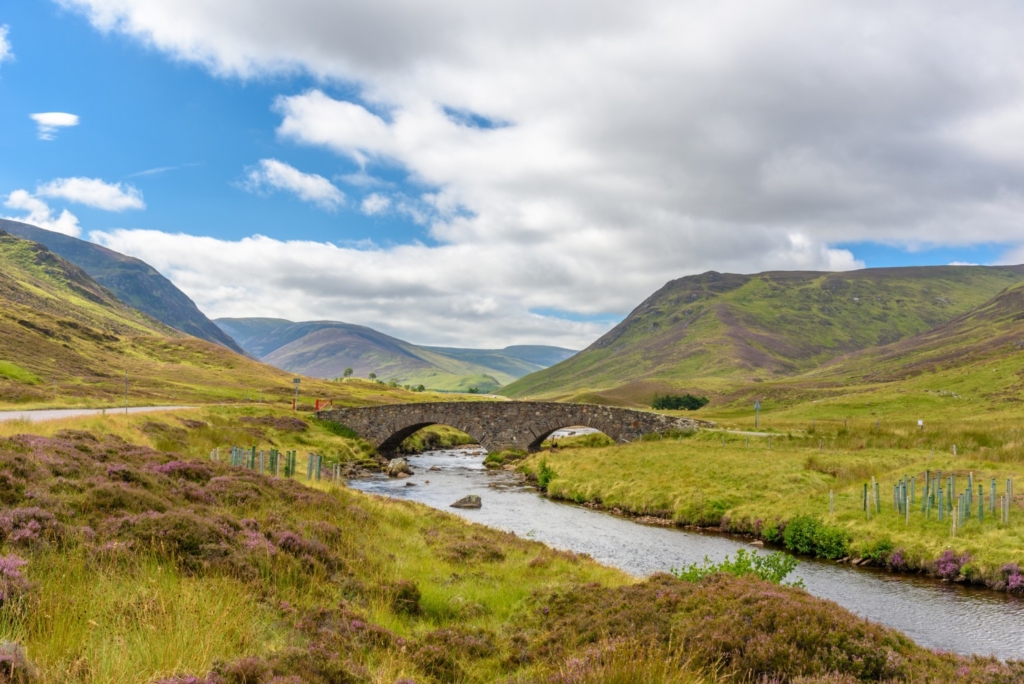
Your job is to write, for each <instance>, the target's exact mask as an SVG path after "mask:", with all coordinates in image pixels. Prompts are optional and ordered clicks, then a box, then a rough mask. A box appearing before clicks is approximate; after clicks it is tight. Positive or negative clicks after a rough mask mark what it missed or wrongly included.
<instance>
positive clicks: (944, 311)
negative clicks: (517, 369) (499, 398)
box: [502, 266, 1024, 403]
mask: <svg viewBox="0 0 1024 684" xmlns="http://www.w3.org/2000/svg"><path fill="white" fill-rule="evenodd" d="M1022 278H1024V269H1022V268H1021V267H1016V266H1012V267H985V266H935V267H912V268H886V269H865V270H860V271H851V272H843V273H820V272H769V273H761V274H757V275H750V276H747V275H733V274H720V273H715V272H709V273H705V274H702V275H698V276H687V277H685V278H680V279H678V280H674V281H671V282H669V283H668V284H666V285H665V286H664V287H663V288H662V289H661V290H659V291H658V292H656V293H654V294H653V295H652V296H651V297H649V298H648V299H647V300H646V301H645V302H644V303H642V304H641V305H640V306H638V307H637V308H636V309H635V310H634V311H633V312H632V313H631V314H630V315H629V316H628V317H627V318H626V319H625V320H624V321H622V323H620V324H619V325H618V326H616V327H615V328H614V329H612V330H611V331H609V332H608V333H607V334H606V335H604V336H603V337H602V338H600V339H599V340H597V341H596V342H595V343H594V344H593V345H591V346H590V347H589V348H587V349H585V350H584V351H582V352H580V353H579V354H577V355H576V356H574V357H573V358H571V359H569V360H567V361H564V362H562V363H560V364H557V365H555V366H553V367H551V368H549V369H546V370H543V371H539V372H537V373H534V374H532V375H529V376H526V377H525V378H522V379H520V380H518V381H516V382H515V383H512V384H511V385H509V386H508V387H506V388H504V389H503V390H502V393H503V394H507V395H509V396H513V397H549V398H575V399H582V400H587V401H596V402H609V403H645V402H647V401H649V400H650V398H651V397H652V396H653V395H654V393H655V392H659V391H660V392H665V391H672V390H688V391H689V390H694V391H702V392H719V391H726V390H727V389H729V388H734V387H737V386H740V385H746V384H748V383H751V382H765V381H771V380H773V379H779V378H785V377H791V376H796V375H799V374H801V373H805V372H808V371H811V370H813V369H815V368H818V367H819V366H821V365H823V364H826V363H828V362H829V361H831V360H832V359H835V358H837V357H841V356H843V355H846V354H850V353H853V352H857V351H860V350H863V349H869V348H873V347H878V346H882V345H886V344H891V343H894V342H897V341H900V340H904V339H907V338H909V337H912V336H914V335H917V334H920V333H923V332H925V331H927V330H930V329H932V328H935V327H937V326H941V325H943V324H945V323H947V322H950V321H951V320H953V319H954V318H956V317H957V316H960V315H962V314H964V313H966V312H968V311H970V310H971V309H973V308H975V307H977V306H979V305H981V304H983V303H985V302H986V301H988V300H989V299H991V298H992V297H993V296H995V295H996V294H998V293H999V292H1000V291H1002V290H1004V289H1005V288H1007V287H1010V286H1013V285H1015V284H1016V283H1018V282H1021V280H1022Z"/></svg>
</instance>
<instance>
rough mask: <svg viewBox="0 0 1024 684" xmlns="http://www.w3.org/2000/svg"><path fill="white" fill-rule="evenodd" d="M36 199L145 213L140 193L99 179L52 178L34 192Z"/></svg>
mask: <svg viewBox="0 0 1024 684" xmlns="http://www.w3.org/2000/svg"><path fill="white" fill-rule="evenodd" d="M36 195H38V196H40V197H50V198H56V199H63V200H67V201H68V202H75V203H77V204H84V205H86V206H88V207H93V208H95V209H103V210H105V211H125V210H126V209H145V208H146V203H145V202H144V201H143V200H142V193H141V192H140V191H139V189H138V188H136V187H135V186H133V185H129V184H127V183H107V182H105V181H103V180H100V179H99V178H56V179H54V180H52V181H50V182H49V183H45V184H43V185H40V186H39V187H38V188H36Z"/></svg>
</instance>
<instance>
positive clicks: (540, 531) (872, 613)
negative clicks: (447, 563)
mask: <svg viewBox="0 0 1024 684" xmlns="http://www.w3.org/2000/svg"><path fill="white" fill-rule="evenodd" d="M484 455H485V454H484V452H483V451H482V450H479V449H452V450H442V451H429V452H426V453H423V454H421V455H419V456H412V457H410V458H409V463H410V465H411V466H412V468H413V470H415V471H416V474H415V475H413V476H412V477H410V478H407V479H402V480H396V479H389V478H388V477H386V476H383V475H380V476H372V477H368V478H360V479H354V480H352V481H351V482H350V483H349V485H350V486H351V487H353V488H354V489H359V490H361V491H364V492H372V493H375V494H383V495H386V496H391V497H395V498H401V499H409V500H411V501H418V502H420V503H423V504H426V505H428V506H432V507H434V508H438V509H441V510H445V511H450V512H452V513H455V514H457V515H460V516H463V517H464V518H467V519H469V520H472V521H473V522H477V523H480V524H483V525H487V526H489V527H494V528H497V529H500V530H506V531H511V532H515V533H516V534H517V535H519V536H522V537H527V538H530V539H535V540H537V541H540V542H544V543H545V544H548V545H549V546H553V547H555V548H559V549H566V550H571V551H575V552H577V553H586V554H589V555H590V556H592V557H593V558H594V559H595V560H597V561H599V562H601V563H604V564H606V565H610V566H614V567H617V568H620V569H622V570H625V571H626V572H628V573H631V574H633V575H636V576H639V577H644V576H647V575H649V574H651V573H654V572H658V571H666V570H669V569H670V568H673V567H676V568H678V567H682V566H684V565H689V564H690V563H699V562H701V561H702V560H703V559H704V557H705V556H707V557H709V558H711V559H712V560H715V561H720V560H722V559H723V558H724V557H725V556H727V555H731V554H735V552H736V550H737V549H741V548H746V549H750V548H751V547H750V545H749V544H747V543H746V542H745V541H743V540H741V539H735V538H730V537H728V536H724V535H718V534H701V533H696V532H688V531H682V530H678V529H673V528H666V527H656V526H650V525H640V524H638V523H635V522H632V521H630V520H627V519H624V518H621V517H617V516H614V515H611V514H608V513H604V512H601V511H595V510H591V509H587V508H583V507H580V506H575V505H571V504H565V503H558V502H554V501H550V500H549V499H546V498H544V497H543V496H540V495H539V494H538V493H537V492H536V491H535V490H534V489H533V488H531V487H528V486H525V485H524V484H523V483H522V481H521V478H520V477H519V476H518V475H516V474H514V473H509V472H505V471H489V470H487V469H486V468H484V466H483V459H484ZM428 481H429V482H428ZM467 494H477V495H479V496H480V498H481V499H482V500H483V507H482V508H479V509H468V510H466V509H455V508H450V507H449V505H450V504H451V503H452V502H454V501H456V500H457V499H460V498H462V497H463V496H466V495H467ZM793 577H794V578H795V577H799V578H801V579H803V581H804V584H805V585H806V588H807V591H809V592H810V593H812V594H814V595H815V596H819V597H821V598H825V599H829V600H832V601H835V602H836V603H838V604H839V605H841V606H843V607H845V608H847V609H849V610H851V611H852V612H854V613H856V614H857V615H860V616H862V617H865V618H867V619H869V620H873V621H875V622H879V623H881V624H884V625H888V626H890V627H895V628H896V629H898V630H900V631H902V632H904V633H905V634H907V635H909V636H910V637H911V638H913V639H914V640H915V641H916V642H917V643H919V644H921V645H922V646H926V647H928V648H933V649H942V650H946V651H953V652H956V653H963V654H979V655H994V656H997V657H999V658H1002V659H1004V660H1005V659H1021V658H1024V601H1022V600H1021V599H1019V598H1017V597H1015V596H1009V595H1007V594H1002V593H997V592H993V591H988V590H986V589H978V588H971V587H963V586H960V585H955V584H944V583H941V582H937V581H934V580H927V579H923V578H920V577H915V576H911V575H894V574H890V573H886V572H884V571H881V570H872V569H860V568H853V567H850V566H848V565H837V564H835V563H829V562H822V561H813V560H807V559H801V562H800V565H799V566H798V568H797V570H796V572H795V573H794V576H793Z"/></svg>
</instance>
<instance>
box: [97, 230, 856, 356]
mask: <svg viewBox="0 0 1024 684" xmlns="http://www.w3.org/2000/svg"><path fill="white" fill-rule="evenodd" d="M595 237H596V236H595ZM90 238H91V239H92V240H93V241H95V242H98V243H99V244H102V245H104V246H106V247H109V248H110V249H113V250H115V251H118V252H122V253H124V254H131V255H134V256H137V257H139V258H141V259H143V260H144V261H146V262H148V263H150V264H152V265H153V266H154V267H156V268H157V269H158V270H159V271H160V272H161V273H163V274H164V275H166V276H167V277H168V278H170V279H171V280H173V281H174V283H175V284H176V285H178V287H180V288H181V289H182V290H184V291H185V292H186V293H187V294H188V295H189V296H190V297H191V298H192V299H193V300H195V302H196V304H198V305H199V307H200V308H201V309H202V310H203V311H204V312H206V313H207V314H208V315H210V316H211V317H220V316H229V317H233V316H253V315H260V316H279V317H282V318H290V319H291V320H316V319H341V320H345V321H349V322H353V323H361V324H363V325H369V326H371V327H374V328H376V329H378V330H383V331H385V332H388V333H390V334H393V335H396V336H398V337H401V338H404V339H409V340H411V341H413V342H418V343H423V344H442V345H455V346H504V345H507V344H526V343H538V342H542V343H545V344H556V345H562V346H565V347H570V348H581V347H582V346H586V345H587V344H589V343H590V342H592V341H593V340H594V339H595V338H596V337H597V336H598V335H600V334H601V333H603V332H604V331H605V330H607V328H608V326H609V323H608V322H606V320H607V319H605V318H603V317H602V319H601V320H599V321H597V322H589V321H583V322H581V321H574V320H567V319H566V318H561V317H557V316H553V315H540V314H538V313H535V312H537V311H551V310H554V311H559V310H560V311H580V312H582V313H585V314H592V315H593V314H602V313H603V312H605V311H608V310H612V311H615V310H618V311H626V310H629V309H630V308H632V307H633V306H635V305H636V304H637V301H638V299H637V294H636V293H638V292H639V293H642V294H643V296H646V295H647V294H649V291H648V287H649V278H648V277H647V274H646V273H644V272H643V271H642V269H640V268H637V265H638V264H637V263H636V262H634V260H633V259H631V258H628V259H626V260H625V261H624V262H623V269H622V271H621V272H620V273H617V274H616V279H615V281H616V284H617V286H618V287H617V288H614V289H613V291H612V292H605V293H603V294H602V296H601V297H600V298H597V297H595V298H593V299H592V300H590V301H589V302H588V301H586V300H585V298H581V297H580V293H579V291H580V290H584V291H585V290H586V289H587V288H590V289H591V290H593V291H595V292H597V291H599V290H607V289H608V288H607V286H606V283H607V281H608V274H606V273H602V272H599V271H595V270H593V269H588V268H587V263H589V259H581V260H572V261H566V260H565V259H564V252H565V251H567V250H570V249H572V248H573V246H572V245H571V244H568V243H562V244H560V245H559V246H558V247H556V248H554V249H543V250H536V249H534V247H533V246H531V245H515V244H511V243H505V244H500V243H499V244H492V245H464V244H448V245H440V246H434V247H431V246H427V245H423V244H409V245H394V246H390V247H377V246H373V245H364V246H361V247H357V246H338V245H334V244H330V243H320V242H306V241H282V240H275V239H272V238H269V237H264V236H260V235H256V236H253V237H250V238H245V239H241V240H220V239H216V238H212V237H198V236H192V235H184V234H180V233H179V234H168V233H164V232H160V231H155V230H115V231H109V232H99V231H97V232H92V233H90ZM647 245H648V247H651V248H655V247H656V246H655V245H653V244H652V243H647ZM761 247H762V248H763V250H764V254H763V257H762V260H761V261H758V262H755V264H754V266H755V269H756V270H761V269H765V268H769V267H772V268H774V267H781V268H792V269H806V268H808V267H812V266H817V265H819V264H822V263H824V264H826V265H827V266H828V267H830V268H833V269H837V270H839V269H848V268H851V267H855V266H857V263H856V262H855V261H854V260H853V259H852V257H851V256H850V254H849V253H848V252H845V251H842V250H828V249H824V250H823V249H822V248H821V247H819V246H817V245H815V244H813V243H810V242H808V241H805V240H802V239H801V238H800V237H799V236H795V235H785V234H779V235H773V236H771V237H769V238H768V239H766V240H765V241H764V242H763V243H762V244H761ZM614 248H615V247H614V246H609V245H606V244H600V245H594V246H593V249H595V250H598V251H599V250H603V249H614ZM733 248H734V246H732V245H728V244H723V245H721V248H720V251H719V256H718V263H719V264H720V265H721V266H722V270H737V268H736V267H737V266H739V265H740V262H738V261H736V260H735V257H734V249H733ZM584 249H586V248H585V247H584ZM627 256H628V255H627ZM700 258H702V257H700ZM697 259H698V258H694V257H688V256H687V255H686V254H685V252H682V251H680V250H671V251H669V252H668V253H667V254H665V255H663V256H662V257H661V258H660V259H658V260H657V268H659V269H662V270H665V269H666V267H668V268H670V269H671V268H674V269H677V271H683V272H685V271H688V270H689V271H692V270H694V269H695V268H700V267H703V264H702V263H701V262H700V261H698V260H697ZM672 262H675V263H672ZM242 271H245V272H250V273H259V274H260V276H259V277H258V278H245V279H239V278H238V277H237V274H238V273H239V272H242ZM225 273H228V274H234V275H232V276H231V277H227V278H225V277H224V274H225ZM492 283H500V284H501V286H500V287H492V286H491V284H492ZM581 300H583V303H582V304H581ZM455 321H458V324H457V325H455V324H454V322H455Z"/></svg>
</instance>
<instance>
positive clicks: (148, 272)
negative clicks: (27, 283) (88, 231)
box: [0, 219, 243, 354]
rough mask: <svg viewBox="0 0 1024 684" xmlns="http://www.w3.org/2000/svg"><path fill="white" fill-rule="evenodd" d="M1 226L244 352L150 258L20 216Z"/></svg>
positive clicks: (197, 332)
mask: <svg viewBox="0 0 1024 684" xmlns="http://www.w3.org/2000/svg"><path fill="white" fill-rule="evenodd" d="M0 230H4V231H6V232H7V233H10V234H11V235H14V236H17V237H21V238H24V239H26V240H31V241H32V242H38V243H39V244H41V245H43V246H45V247H46V248H47V249H49V250H50V251H51V252H53V253H54V254H57V255H58V256H60V257H62V258H64V259H66V260H68V261H70V262H71V263H73V264H75V265H76V266H78V267H79V268H81V269H82V270H83V271H85V272H86V273H88V274H89V276H90V277H91V278H92V279H93V280H95V281H96V282H97V283H99V284H100V285H102V286H103V287H105V288H107V289H108V290H110V291H111V292H113V293H114V295H115V296H116V297H117V298H118V299H120V300H121V301H122V302H124V303H125V304H128V305H129V306H131V307H132V308H135V309H138V310H139V311H141V312H143V313H145V314H147V315H149V316H152V317H153V318H155V319H156V320H158V321H160V322H162V323H165V324H167V325H169V326H171V327H172V328H175V329H176V330H180V331H182V332H185V333H188V334H189V335H192V336H193V337H198V338H199V339H202V340H207V341H208V342H215V343H216V344H220V345H222V346H225V347H227V348H228V349H231V350H233V351H236V352H238V353H240V354H241V353H243V352H242V348H241V347H239V346H238V344H236V343H235V341H234V340H233V339H231V338H230V337H229V336H228V335H226V334H225V333H224V331H223V330H221V329H220V328H218V327H217V326H216V325H215V324H214V323H213V321H211V320H210V319H209V318H207V317H206V316H205V315H204V314H203V312H202V311H200V310H199V307H197V306H196V305H195V302H193V301H192V300H191V299H189V298H188V295H186V294H185V293H184V292H182V291H181V290H179V289H178V288H177V287H175V286H174V284H173V283H172V282H171V281H170V280H168V279H167V278H165V277H164V276H162V275H161V274H160V273H159V272H158V271H157V270H156V269H155V268H153V267H152V266H150V265H149V264H147V263H146V262H144V261H141V260H139V259H135V258H133V257H129V256H125V255H124V254H118V253H117V252H115V251H113V250H109V249H107V248H106V247H101V246H100V245H94V244H93V243H91V242H86V241H84V240H79V239H77V238H73V237H69V236H67V235H61V234H60V233H54V232H53V231H49V230H43V229H42V228H36V227H35V226H31V225H28V224H27V223H20V222H18V221H7V220H4V219H0Z"/></svg>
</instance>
